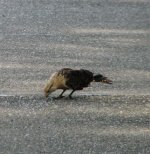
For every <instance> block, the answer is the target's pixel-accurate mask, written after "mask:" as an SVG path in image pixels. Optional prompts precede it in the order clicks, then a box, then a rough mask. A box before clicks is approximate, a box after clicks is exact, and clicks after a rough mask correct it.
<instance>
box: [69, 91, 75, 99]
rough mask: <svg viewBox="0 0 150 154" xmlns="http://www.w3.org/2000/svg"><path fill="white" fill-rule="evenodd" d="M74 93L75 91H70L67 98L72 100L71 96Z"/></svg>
mask: <svg viewBox="0 0 150 154" xmlns="http://www.w3.org/2000/svg"><path fill="white" fill-rule="evenodd" d="M74 92H75V90H72V92H71V93H70V94H69V96H68V97H69V98H70V99H72V94H73V93H74Z"/></svg>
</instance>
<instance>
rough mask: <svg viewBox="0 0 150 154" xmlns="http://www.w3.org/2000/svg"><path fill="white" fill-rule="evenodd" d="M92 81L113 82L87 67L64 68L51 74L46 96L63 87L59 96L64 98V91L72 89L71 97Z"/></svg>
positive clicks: (46, 87) (46, 86)
mask: <svg viewBox="0 0 150 154" xmlns="http://www.w3.org/2000/svg"><path fill="white" fill-rule="evenodd" d="M91 82H102V83H107V84H112V81H111V80H109V79H108V78H107V77H105V76H103V75H101V74H96V75H94V73H92V72H90V71H88V70H85V69H80V70H74V69H71V68H63V69H61V70H59V71H57V72H55V73H53V74H52V75H51V76H50V78H49V80H48V82H47V83H46V85H45V87H44V93H45V97H48V95H49V94H50V93H52V92H54V91H56V90H57V89H62V90H63V91H62V93H61V94H60V95H59V96H58V97H57V98H62V97H64V96H63V94H64V92H65V91H66V90H69V89H71V90H72V91H71V93H70V94H69V98H72V94H73V93H74V92H75V91H76V90H82V89H83V88H85V87H88V86H89V84H90V83H91Z"/></svg>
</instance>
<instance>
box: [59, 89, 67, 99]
mask: <svg viewBox="0 0 150 154" xmlns="http://www.w3.org/2000/svg"><path fill="white" fill-rule="evenodd" d="M65 91H66V89H64V90H63V91H62V93H61V94H60V95H59V96H58V97H57V98H63V97H64V96H63V93H64V92H65Z"/></svg>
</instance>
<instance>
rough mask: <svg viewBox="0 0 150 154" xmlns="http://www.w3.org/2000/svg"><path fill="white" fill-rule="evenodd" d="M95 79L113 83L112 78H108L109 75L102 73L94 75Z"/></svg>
mask: <svg viewBox="0 0 150 154" xmlns="http://www.w3.org/2000/svg"><path fill="white" fill-rule="evenodd" d="M93 80H94V81H95V82H103V83H107V84H112V80H110V79H108V78H107V77H105V76H103V75H101V74H97V75H94V77H93Z"/></svg>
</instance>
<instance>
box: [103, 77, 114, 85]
mask: <svg viewBox="0 0 150 154" xmlns="http://www.w3.org/2000/svg"><path fill="white" fill-rule="evenodd" d="M101 82H103V83H107V84H112V80H109V79H107V78H104V79H103V80H102V81H101Z"/></svg>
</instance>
